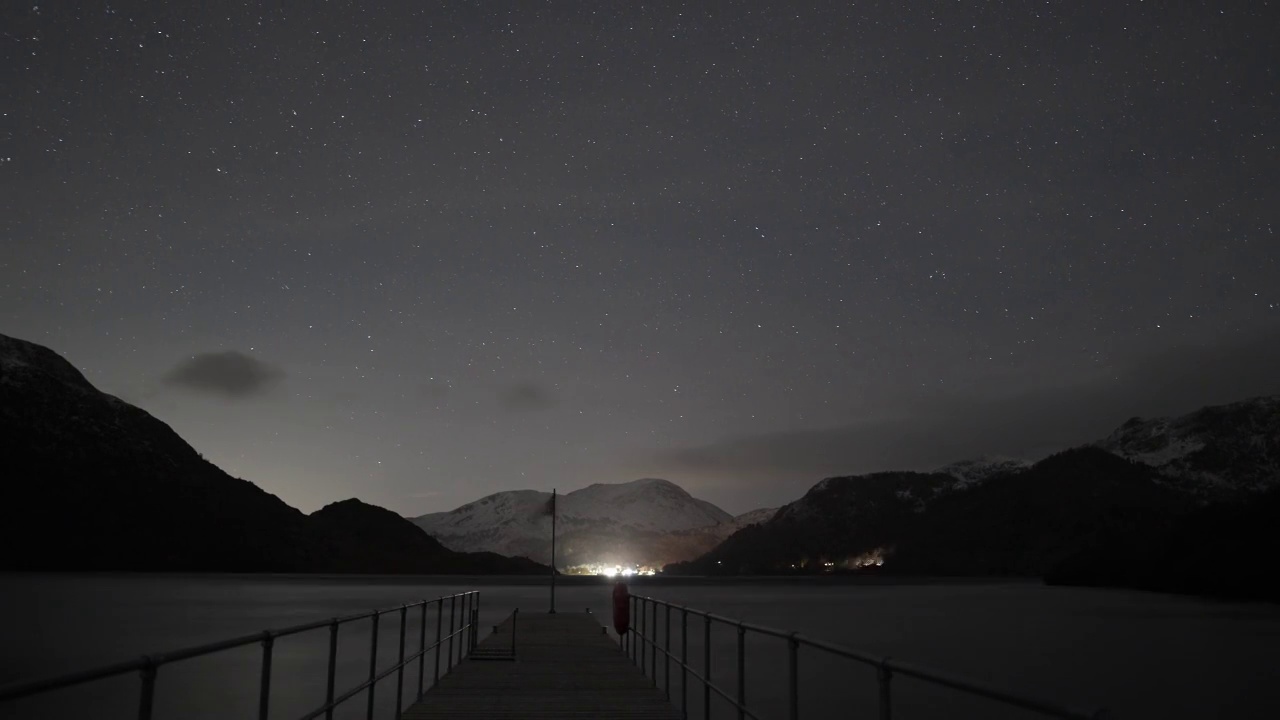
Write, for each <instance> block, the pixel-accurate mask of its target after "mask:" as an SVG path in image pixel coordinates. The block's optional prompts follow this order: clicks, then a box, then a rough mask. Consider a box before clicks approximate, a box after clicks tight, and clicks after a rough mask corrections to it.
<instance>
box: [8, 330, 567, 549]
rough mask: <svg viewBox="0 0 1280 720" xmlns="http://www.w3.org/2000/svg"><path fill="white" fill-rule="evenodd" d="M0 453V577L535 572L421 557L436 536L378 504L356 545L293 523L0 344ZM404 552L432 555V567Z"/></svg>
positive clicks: (250, 491)
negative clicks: (3, 494) (1, 492)
mask: <svg viewBox="0 0 1280 720" xmlns="http://www.w3.org/2000/svg"><path fill="white" fill-rule="evenodd" d="M0 457H4V458H5V459H6V462H7V463H8V467H7V468H6V469H7V470H8V471H9V474H8V476H7V482H6V483H5V490H6V491H7V493H8V497H7V498H6V502H4V503H0V570H22V571H50V570H58V571H71V570H89V571H184V572H370V571H371V570H370V569H369V568H368V567H364V568H363V569H362V567H361V566H360V565H352V564H350V563H347V564H343V563H340V562H337V561H336V560H335V558H338V557H339V556H341V555H343V554H347V555H352V556H356V557H362V558H364V559H366V560H367V561H368V562H369V563H376V564H377V566H378V570H379V571H380V572H415V573H416V572H440V571H444V570H443V568H446V567H448V568H451V569H452V571H457V570H459V569H466V568H470V569H471V570H472V571H476V572H486V571H490V570H487V568H499V567H501V568H503V569H502V570H501V571H503V572H530V571H532V569H531V566H530V563H528V562H527V561H523V560H517V561H511V563H509V564H507V565H503V563H501V562H498V561H496V560H494V559H492V558H487V557H484V558H481V557H477V558H473V559H474V560H476V561H477V563H478V564H476V565H474V566H472V565H468V564H467V561H466V558H462V557H460V556H459V557H455V556H457V555H458V554H457V553H453V552H452V551H448V550H444V551H443V552H440V551H436V550H431V548H430V545H428V544H427V543H434V540H431V539H430V538H429V537H428V536H427V535H426V534H425V533H423V532H422V531H421V530H419V529H418V528H416V527H415V526H413V525H412V524H410V523H408V522H406V521H404V520H403V519H402V518H400V517H399V516H397V515H395V514H394V513H390V511H386V510H382V509H381V508H378V511H379V512H377V513H374V512H370V511H365V512H357V513H352V516H353V517H355V516H359V517H360V518H361V522H363V523H365V524H366V525H367V527H366V528H365V529H366V530H368V531H369V533H370V535H369V536H368V537H367V538H366V539H365V540H360V539H359V538H360V537H361V535H360V533H358V532H356V531H355V530H354V528H344V527H341V523H338V524H335V523H333V522H328V521H327V518H326V516H325V515H320V516H319V519H317V517H316V516H315V515H313V516H307V515H304V514H303V513H302V512H300V511H298V510H297V509H295V508H293V507H290V506H289V505H287V504H286V503H285V502H284V501H283V500H281V499H280V498H279V497H277V496H275V495H273V494H271V493H268V492H266V491H265V490H263V489H261V488H259V487H258V486H256V485H254V484H253V483H252V482H249V481H248V480H244V479H241V478H235V477H232V476H230V475H228V474H226V473H225V472H223V471H222V470H221V469H219V468H218V467H216V466H215V465H213V464H212V463H210V462H208V461H207V460H205V459H204V458H203V457H202V456H201V455H200V454H199V453H198V452H197V451H196V450H195V449H194V448H193V447H192V446H191V445H190V444H188V443H187V442H186V441H185V440H184V439H182V438H181V437H180V436H179V435H178V434H177V433H176V432H174V430H173V429H172V428H171V427H170V426H169V425H167V424H166V423H164V422H163V421H162V420H160V419H158V418H156V417H154V416H152V415H151V414H150V413H148V412H147V411H145V410H143V409H141V408H138V407H135V406H133V405H131V404H129V403H126V402H124V401H122V400H120V399H119V398H116V397H114V396H111V395H108V394H106V393H103V392H101V391H99V390H97V389H96V388H94V387H93V385H92V384H91V383H90V382H89V381H88V380H87V379H86V378H85V377H84V375H83V374H81V373H80V372H79V371H78V370H76V369H75V367H74V366H72V365H71V363H70V362H68V361H67V360H66V359H65V358H63V357H62V356H60V355H58V354H57V353H56V352H54V351H53V350H51V349H49V348H46V347H44V346H42V345H38V344H36V343H31V342H28V341H25V340H20V339H18V338H13V337H10V336H7V335H3V334H0ZM366 507H373V506H366ZM383 513H386V514H383ZM331 514H332V513H331ZM389 516H390V517H389ZM393 518H394V519H393ZM400 523H403V526H401V525H400ZM375 527H376V528H378V529H375ZM406 527H407V529H406ZM414 533H416V534H417V535H420V536H421V538H420V539H419V538H414V537H413V534H414ZM424 541H425V542H424ZM344 543H345V544H344ZM351 543H356V545H351ZM412 548H417V549H418V550H419V551H421V552H426V551H428V550H431V552H430V554H431V557H432V558H434V559H435V561H436V565H435V566H434V567H435V568H436V569H433V566H432V565H430V564H424V562H423V561H422V560H423V559H422V558H421V557H418V556H417V555H415V552H414V551H413V550H412ZM504 560H505V559H504ZM546 570H547V569H546V568H541V569H540V570H539V572H546Z"/></svg>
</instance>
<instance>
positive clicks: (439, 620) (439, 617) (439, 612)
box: [431, 598, 444, 687]
mask: <svg viewBox="0 0 1280 720" xmlns="http://www.w3.org/2000/svg"><path fill="white" fill-rule="evenodd" d="M443 625H444V598H439V599H438V600H436V674H435V679H434V680H432V681H431V687H435V686H436V685H438V684H439V683H440V638H441V637H442V635H441V634H440V629H441V627H442V626H443Z"/></svg>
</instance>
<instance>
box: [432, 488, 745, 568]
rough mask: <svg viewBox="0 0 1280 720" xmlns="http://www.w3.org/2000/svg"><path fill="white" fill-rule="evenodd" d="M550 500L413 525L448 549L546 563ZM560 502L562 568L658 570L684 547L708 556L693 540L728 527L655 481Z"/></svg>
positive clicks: (485, 503)
mask: <svg viewBox="0 0 1280 720" xmlns="http://www.w3.org/2000/svg"><path fill="white" fill-rule="evenodd" d="M550 499H551V493H546V492H540V491H537V490H516V491H510V492H501V493H495V494H493V495H489V496H487V497H484V498H481V499H479V500H476V501H475V502H471V503H467V504H466V505H463V506H462V507H459V508H457V509H454V510H451V511H449V512H442V513H431V514H429V515H422V516H420V517H416V518H413V522H414V523H415V524H417V525H418V526H419V527H421V528H422V529H424V530H426V531H427V532H428V533H430V534H431V535H433V536H434V537H436V538H437V539H439V540H440V542H442V543H444V545H445V546H446V547H449V548H451V549H465V550H467V551H478V550H487V551H491V552H498V553H502V554H504V555H522V556H524V557H528V558H531V559H535V560H538V561H539V562H548V561H550V559H551V558H550V537H551V519H550V517H549V516H547V515H546V513H545V509H546V507H547V503H548V501H549V500H550ZM557 503H558V507H557V519H556V522H557V526H556V532H557V553H556V555H557V557H556V564H557V566H559V567H569V566H573V565H586V564H617V565H631V564H644V565H648V564H661V563H662V562H663V561H664V560H665V558H668V557H671V556H683V555H684V551H683V550H682V549H681V548H682V546H683V545H685V544H693V545H696V546H697V547H698V548H699V549H700V550H705V548H703V547H702V545H703V544H702V543H700V542H697V541H695V540H693V538H694V537H695V536H697V535H699V534H700V533H701V532H702V530H703V529H709V528H713V527H717V526H719V525H721V524H724V523H730V522H732V521H733V517H732V516H731V515H729V513H726V512H725V511H723V510H721V509H720V508H718V507H716V506H715V505H713V504H711V503H709V502H706V501H705V500H699V499H697V498H695V497H693V496H691V495H689V493H687V492H685V490H684V489H682V488H681V487H680V486H678V485H676V484H674V483H671V482H668V481H666V480H656V479H652V478H648V479H643V480H634V481H632V482H626V483H617V484H605V483H597V484H595V485H590V486H587V487H585V488H582V489H580V490H575V491H573V492H570V493H566V494H564V495H561V496H559V497H558V498H557ZM681 536H684V537H685V538H686V541H687V542H686V541H682V540H681V539H680V538H681ZM713 544H714V543H713ZM695 554H696V553H695ZM688 557H692V555H689V556H688ZM681 559H687V557H681ZM665 561H667V562H669V560H665Z"/></svg>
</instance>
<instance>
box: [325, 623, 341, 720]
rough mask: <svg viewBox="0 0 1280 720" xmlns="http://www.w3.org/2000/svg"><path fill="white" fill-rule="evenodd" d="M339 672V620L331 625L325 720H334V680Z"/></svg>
mask: <svg viewBox="0 0 1280 720" xmlns="http://www.w3.org/2000/svg"><path fill="white" fill-rule="evenodd" d="M337 672H338V618H334V619H333V622H331V623H329V671H328V677H327V678H326V680H325V685H324V707H325V710H324V718H325V720H333V690H334V687H333V686H334V678H335V677H336V675H337Z"/></svg>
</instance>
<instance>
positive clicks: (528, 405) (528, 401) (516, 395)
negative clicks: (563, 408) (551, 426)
mask: <svg viewBox="0 0 1280 720" xmlns="http://www.w3.org/2000/svg"><path fill="white" fill-rule="evenodd" d="M557 402H558V399H557V397H556V395H555V392H554V391H552V390H551V388H549V387H546V386H543V385H539V384H538V383H534V382H520V383H515V384H514V385H509V386H507V387H504V388H502V389H501V390H499V391H498V403H499V404H500V405H502V407H503V408H505V409H507V410H511V411H530V410H535V411H536V410H546V409H548V408H551V407H554V406H555V404H556V403H557Z"/></svg>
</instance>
